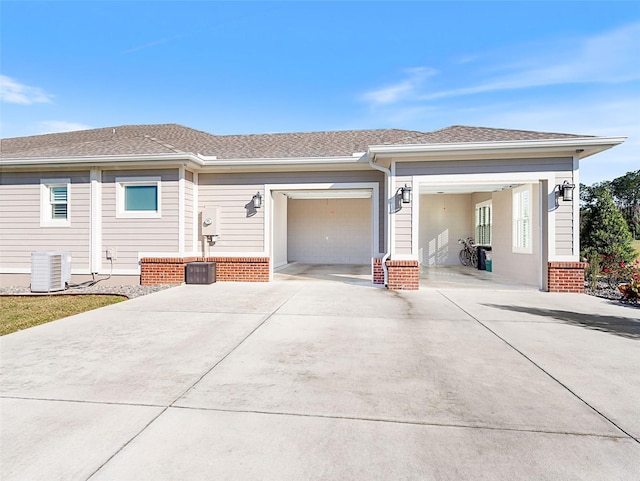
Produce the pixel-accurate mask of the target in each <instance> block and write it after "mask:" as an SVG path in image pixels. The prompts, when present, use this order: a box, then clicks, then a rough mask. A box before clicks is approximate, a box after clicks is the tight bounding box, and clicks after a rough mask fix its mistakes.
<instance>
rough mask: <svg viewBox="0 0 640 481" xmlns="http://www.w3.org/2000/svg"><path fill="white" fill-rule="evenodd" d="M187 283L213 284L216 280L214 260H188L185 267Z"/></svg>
mask: <svg viewBox="0 0 640 481" xmlns="http://www.w3.org/2000/svg"><path fill="white" fill-rule="evenodd" d="M185 278H186V279H185V282H186V283H187V284H213V283H214V282H216V263H215V262H189V263H187V266H186V269H185Z"/></svg>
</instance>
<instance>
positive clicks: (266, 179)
mask: <svg viewBox="0 0 640 481" xmlns="http://www.w3.org/2000/svg"><path fill="white" fill-rule="evenodd" d="M357 182H377V183H378V185H379V188H378V191H379V194H380V199H378V202H379V206H380V219H379V225H380V232H379V234H378V236H379V239H380V241H379V242H380V245H381V246H384V230H383V225H384V209H385V205H384V174H382V173H381V172H378V171H341V172H303V173H299V172H268V173H246V174H245V173H241V174H240V173H239V174H203V173H201V174H199V175H198V211H199V212H201V211H202V209H203V207H205V206H207V207H214V206H217V207H220V209H221V230H220V240H219V241H218V242H216V245H215V246H211V247H209V252H210V253H212V254H214V253H218V252H219V253H224V252H236V253H237V252H243V253H244V252H246V253H253V252H255V253H258V252H260V253H262V252H264V250H265V246H264V214H265V213H264V210H265V207H264V205H263V207H262V208H261V209H257V212H256V213H255V215H253V216H251V217H247V209H246V208H245V205H246V204H248V203H249V202H250V201H251V198H252V197H253V195H254V194H255V193H256V192H257V191H259V192H260V193H261V194H262V195H263V197H264V195H265V193H264V186H265V184H331V183H357ZM381 248H382V247H381Z"/></svg>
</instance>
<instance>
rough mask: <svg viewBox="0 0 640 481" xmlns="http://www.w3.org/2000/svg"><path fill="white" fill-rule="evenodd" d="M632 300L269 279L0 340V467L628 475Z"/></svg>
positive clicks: (637, 453)
mask: <svg viewBox="0 0 640 481" xmlns="http://www.w3.org/2000/svg"><path fill="white" fill-rule="evenodd" d="M639 314H640V310H638V309H637V308H633V307H625V306H620V305H615V304H611V303H608V302H606V301H603V300H599V299H596V298H593V297H588V296H586V295H571V294H557V295H556V294H548V293H540V292H537V291H534V290H529V291H526V290H505V291H501V290H497V289H494V290H483V289H477V288H475V289H424V290H421V291H418V292H391V291H387V290H384V289H379V288H374V287H371V286H370V285H365V284H364V283H362V282H360V281H359V280H358V279H357V277H349V276H346V277H344V278H343V279H342V280H338V281H336V280H331V281H330V280H324V279H312V278H306V279H304V280H300V278H298V277H296V276H294V275H289V276H280V277H279V278H278V279H277V280H276V281H274V282H272V283H268V284H248V283H247V284H231V283H218V284H213V285H210V286H194V285H190V286H181V287H177V288H174V289H170V290H167V291H162V292H159V293H156V294H152V295H149V296H145V297H141V298H138V299H134V300H130V301H127V302H124V303H121V304H116V305H113V306H109V307H106V308H103V309H100V310H96V311H93V312H89V313H85V314H82V315H77V316H73V317H69V318H66V319H63V320H60V321H57V322H54V323H50V324H46V325H42V326H39V327H36V328H32V329H29V330H26V331H22V332H18V333H15V334H11V335H8V336H5V337H3V338H2V339H1V341H0V347H1V362H2V382H1V395H2V400H1V401H2V405H1V409H2V410H1V413H0V415H1V421H2V423H1V429H2V438H1V440H2V445H1V459H0V461H1V466H2V467H1V472H0V474H1V476H0V477H1V478H2V479H3V480H5V481H6V480H14V479H15V480H38V479H43V480H45V479H46V480H54V479H78V480H87V479H91V480H96V481H97V480H144V479H152V480H169V479H171V480H191V479H197V480H201V479H212V480H213V479H215V480H223V479H230V480H252V479H264V480H305V479H332V480H333V479H340V480H343V479H345V480H346V479H366V480H370V479H381V480H382V479H384V480H392V479H393V480H395V479H419V480H431V479H433V480H449V479H450V480H464V479H470V480H471V479H473V480H478V479H490V480H496V479H504V480H513V479H536V480H537V479H548V480H557V479H563V480H566V479H576V480H577V479H589V480H598V479H602V480H613V479H615V480H624V479H628V480H637V479H638V476H639V474H638V473H640V443H639V439H640V370H639V369H638V366H640V321H639V320H638V316H639Z"/></svg>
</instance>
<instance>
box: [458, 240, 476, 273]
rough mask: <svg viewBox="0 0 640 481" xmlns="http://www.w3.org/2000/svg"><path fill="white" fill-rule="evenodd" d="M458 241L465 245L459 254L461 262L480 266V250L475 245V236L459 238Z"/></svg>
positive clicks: (465, 264)
mask: <svg viewBox="0 0 640 481" xmlns="http://www.w3.org/2000/svg"><path fill="white" fill-rule="evenodd" d="M458 242H459V243H460V244H462V245H463V246H464V247H463V249H462V250H461V251H460V254H458V258H459V259H460V263H461V264H462V265H463V266H472V267H478V250H477V249H476V247H475V245H474V240H473V237H467V238H466V239H458Z"/></svg>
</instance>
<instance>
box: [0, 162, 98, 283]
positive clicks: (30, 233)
mask: <svg viewBox="0 0 640 481" xmlns="http://www.w3.org/2000/svg"><path fill="white" fill-rule="evenodd" d="M61 178H65V179H70V180H71V186H70V190H69V218H70V220H71V225H70V226H68V227H40V181H41V180H42V179H61ZM90 205H91V203H90V183H89V172H88V171H86V172H84V171H73V172H68V171H64V172H1V173H0V267H2V268H3V269H5V270H10V269H12V268H15V269H25V268H30V267H31V253H32V252H34V251H42V250H63V251H68V252H70V253H71V268H72V270H73V271H78V270H80V271H84V272H87V273H88V272H89V270H90V266H89V250H90V214H91V212H90V211H91V209H90Z"/></svg>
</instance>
